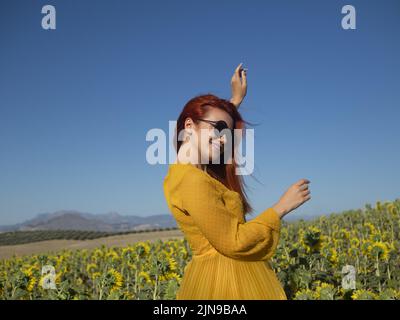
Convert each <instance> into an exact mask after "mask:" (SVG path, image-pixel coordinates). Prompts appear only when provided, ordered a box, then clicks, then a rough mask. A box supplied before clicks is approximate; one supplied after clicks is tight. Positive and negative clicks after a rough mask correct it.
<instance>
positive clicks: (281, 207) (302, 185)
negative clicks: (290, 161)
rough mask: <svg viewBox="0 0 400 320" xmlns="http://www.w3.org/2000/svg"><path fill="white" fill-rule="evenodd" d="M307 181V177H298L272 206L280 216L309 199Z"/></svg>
mask: <svg viewBox="0 0 400 320" xmlns="http://www.w3.org/2000/svg"><path fill="white" fill-rule="evenodd" d="M309 183H310V181H309V180H307V179H300V180H299V181H297V182H296V183H294V184H292V185H291V186H290V187H289V189H288V190H287V191H286V192H285V193H284V194H283V196H282V197H281V198H280V199H279V201H278V202H277V203H276V204H275V205H274V206H273V209H274V210H275V211H276V212H277V213H278V215H279V216H280V217H281V218H282V217H283V216H285V215H286V214H288V213H289V212H290V211H292V210H294V209H296V208H297V207H299V206H300V205H302V204H303V203H304V202H306V201H308V200H310V199H311V196H310V191H309V190H308V184H309Z"/></svg>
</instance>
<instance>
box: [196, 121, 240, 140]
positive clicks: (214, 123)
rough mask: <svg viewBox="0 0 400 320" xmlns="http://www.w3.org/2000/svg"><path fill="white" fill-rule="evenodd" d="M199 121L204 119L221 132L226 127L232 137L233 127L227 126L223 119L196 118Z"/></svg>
mask: <svg viewBox="0 0 400 320" xmlns="http://www.w3.org/2000/svg"><path fill="white" fill-rule="evenodd" d="M197 120H199V121H204V122H207V123H209V124H211V125H212V126H213V127H214V128H215V129H217V130H218V131H219V132H221V131H222V130H224V129H228V130H229V131H230V132H231V136H232V137H233V129H231V128H229V127H228V124H227V123H226V122H225V121H224V120H218V121H212V120H206V119H197Z"/></svg>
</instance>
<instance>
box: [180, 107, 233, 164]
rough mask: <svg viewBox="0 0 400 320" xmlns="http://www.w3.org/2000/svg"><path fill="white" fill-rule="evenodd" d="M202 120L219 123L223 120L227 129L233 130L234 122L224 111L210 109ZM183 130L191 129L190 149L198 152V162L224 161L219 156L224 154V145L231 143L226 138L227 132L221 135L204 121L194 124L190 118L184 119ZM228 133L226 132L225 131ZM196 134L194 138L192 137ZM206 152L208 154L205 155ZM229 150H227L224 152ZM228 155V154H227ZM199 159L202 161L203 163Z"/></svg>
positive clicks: (230, 140)
mask: <svg viewBox="0 0 400 320" xmlns="http://www.w3.org/2000/svg"><path fill="white" fill-rule="evenodd" d="M202 119H203V120H210V121H219V120H223V121H225V122H226V124H227V125H228V129H234V121H233V119H232V117H231V116H230V115H229V114H228V113H227V112H226V111H224V110H221V109H218V108H211V109H210V110H209V111H208V112H207V113H206V114H205V115H204V116H203V117H202ZM186 121H187V122H186V123H185V129H187V128H191V129H192V130H193V131H194V132H193V133H192V136H191V139H190V141H191V143H192V147H193V148H195V149H197V150H198V155H199V162H202V163H204V161H206V163H209V162H212V163H219V162H220V161H221V162H222V161H224V158H223V157H222V159H221V154H223V152H224V147H225V144H226V143H229V142H230V143H232V138H230V137H228V136H227V134H228V135H229V133H228V132H226V134H224V133H225V132H223V134H222V135H220V133H219V132H218V130H216V129H215V128H214V126H213V124H211V123H209V122H206V121H198V122H197V123H194V122H193V121H192V119H191V118H188V119H186ZM225 131H228V130H225ZM194 134H196V136H195V137H194V136H193V135H194ZM196 137H197V139H196ZM207 150H208V154H207ZM229 150H230V149H229V148H227V149H226V151H229ZM228 154H229V153H228ZM201 159H204V160H203V161H202V160H201Z"/></svg>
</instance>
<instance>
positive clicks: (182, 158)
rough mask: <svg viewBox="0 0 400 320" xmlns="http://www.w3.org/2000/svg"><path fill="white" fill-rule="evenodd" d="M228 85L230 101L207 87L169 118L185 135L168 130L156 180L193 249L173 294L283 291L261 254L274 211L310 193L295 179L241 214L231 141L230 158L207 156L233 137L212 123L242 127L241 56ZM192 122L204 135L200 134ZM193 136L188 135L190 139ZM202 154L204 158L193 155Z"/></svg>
mask: <svg viewBox="0 0 400 320" xmlns="http://www.w3.org/2000/svg"><path fill="white" fill-rule="evenodd" d="M231 86H232V99H231V100H230V101H227V100H224V99H220V98H218V97H216V96H214V95H211V94H208V95H201V96H197V97H195V98H193V99H191V100H190V101H189V102H188V103H187V104H186V105H185V107H184V109H183V111H182V113H181V115H180V116H179V118H178V121H177V133H180V132H183V133H184V138H185V139H184V141H177V140H180V139H178V138H179V136H176V139H175V144H176V146H177V150H178V155H177V161H176V162H175V163H173V164H170V166H169V170H168V174H167V176H166V177H165V179H164V183H163V188H164V194H165V197H166V200H167V204H168V207H169V209H170V211H171V212H172V214H173V216H174V217H175V219H176V221H177V224H178V226H179V227H180V229H181V230H182V231H183V233H184V234H185V237H186V239H187V240H188V242H189V244H190V247H191V250H192V253H193V256H192V260H191V261H189V263H188V264H187V265H186V267H185V270H184V276H183V279H182V282H181V285H180V287H179V289H178V292H177V295H176V299H178V300H182V299H208V300H211V299H212V300H215V299H223V300H228V299H237V300H240V299H282V300H284V299H286V295H285V292H284V290H283V288H282V285H281V284H280V282H279V281H278V279H277V277H276V275H275V273H274V271H273V269H272V268H271V266H270V264H269V259H270V258H271V256H272V255H273V254H274V252H275V249H276V246H277V244H278V241H279V234H280V220H281V218H282V217H283V216H285V215H286V214H287V213H289V212H290V211H292V210H294V209H295V208H297V207H298V206H300V205H301V204H303V203H304V202H305V201H307V200H309V199H310V195H309V194H310V191H309V190H308V183H309V180H307V179H301V180H300V181H298V182H296V183H295V184H293V185H292V186H291V187H290V188H289V189H288V190H287V191H286V192H285V194H284V195H283V196H282V197H281V198H280V199H279V201H278V202H277V203H276V204H275V205H274V206H272V207H270V208H268V209H266V210H264V211H263V212H261V214H259V215H258V216H257V217H256V218H254V219H253V220H251V221H246V219H245V214H247V213H249V212H250V211H252V208H251V206H250V204H249V203H248V201H247V199H246V195H245V192H244V190H243V181H242V180H241V179H240V177H241V176H239V175H236V174H235V169H236V163H235V161H234V159H235V157H234V149H235V148H234V147H233V148H232V150H233V152H232V153H233V154H230V156H232V155H233V157H232V158H230V159H231V160H233V161H231V163H226V162H223V161H221V163H220V164H218V163H217V164H215V161H214V162H213V161H212V160H213V159H218V158H219V159H221V156H222V155H223V154H224V150H226V149H223V148H222V147H221V145H223V144H224V143H233V141H234V140H235V139H229V138H227V134H224V135H222V134H221V135H217V134H216V132H217V130H215V129H218V130H219V132H217V133H222V132H224V130H223V129H225V133H226V130H228V131H229V130H232V129H238V128H239V129H243V128H244V123H245V121H244V120H243V119H242V117H241V116H240V114H239V112H238V110H237V109H238V107H239V105H240V103H241V102H242V100H243V98H244V96H245V95H246V91H247V80H246V72H245V71H244V70H243V69H242V64H240V65H239V66H238V67H237V68H236V70H235V72H234V75H233V77H232V80H231ZM218 121H219V122H218ZM222 121H223V122H224V123H223V122H222ZM200 130H202V132H204V130H206V132H208V135H206V136H204V135H201V133H200ZM193 136H196V139H192V140H191V137H193ZM234 137H236V136H234ZM229 140H231V141H229ZM232 140H233V141H232ZM188 151H190V152H189V154H190V155H189V156H188V155H187V153H188ZM204 154H206V155H207V157H208V158H207V160H208V161H206V163H203V161H198V160H199V159H202V158H201V156H203V155H204ZM210 162H211V163H210Z"/></svg>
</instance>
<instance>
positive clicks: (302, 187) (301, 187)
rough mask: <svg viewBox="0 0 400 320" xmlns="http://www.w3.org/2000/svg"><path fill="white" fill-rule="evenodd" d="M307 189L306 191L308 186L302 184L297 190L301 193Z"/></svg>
mask: <svg viewBox="0 0 400 320" xmlns="http://www.w3.org/2000/svg"><path fill="white" fill-rule="evenodd" d="M307 189H308V185H307V184H303V185H301V186H300V188H299V190H300V191H302V190H307Z"/></svg>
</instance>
